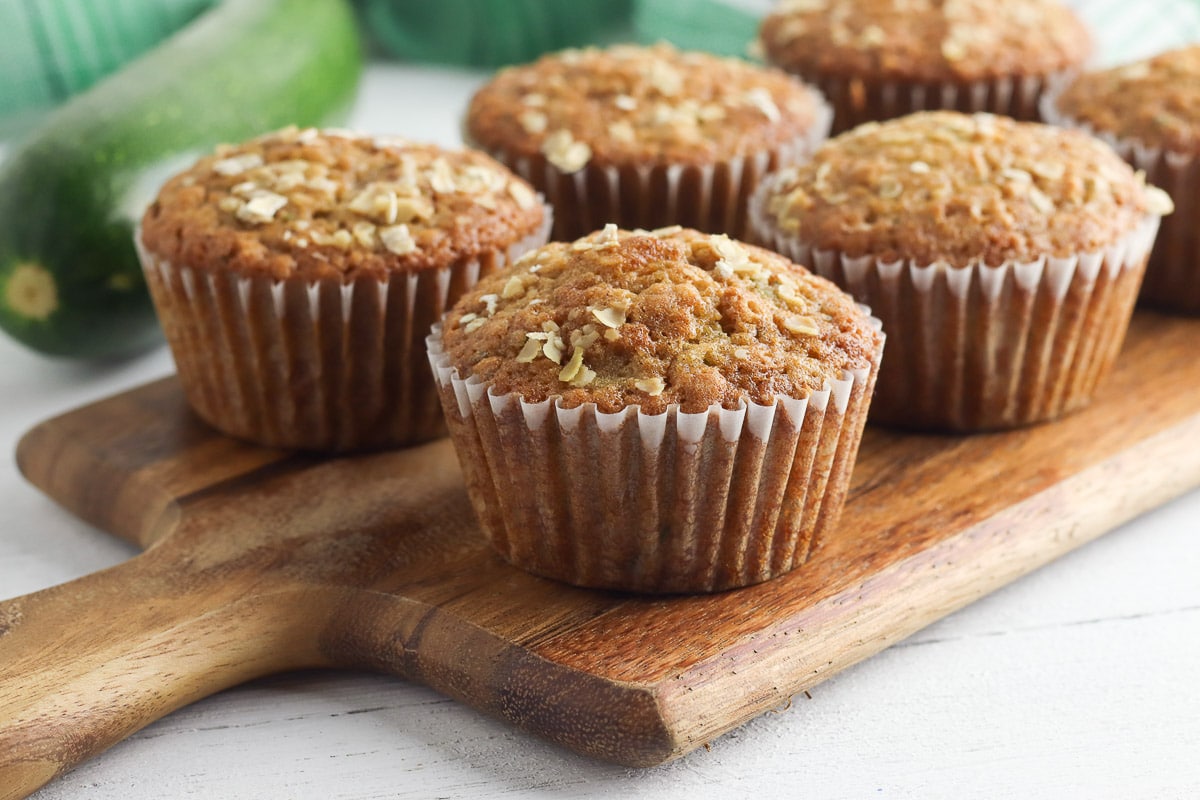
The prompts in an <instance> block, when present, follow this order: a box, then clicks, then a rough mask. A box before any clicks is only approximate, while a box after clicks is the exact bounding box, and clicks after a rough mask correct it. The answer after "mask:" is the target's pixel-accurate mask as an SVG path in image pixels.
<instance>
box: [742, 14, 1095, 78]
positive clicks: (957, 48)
mask: <svg viewBox="0 0 1200 800" xmlns="http://www.w3.org/2000/svg"><path fill="white" fill-rule="evenodd" d="M759 37H760V39H761V40H762V44H763V48H764V51H765V54H766V57H767V60H768V61H769V62H771V63H773V64H777V65H779V66H781V67H783V68H785V69H788V70H791V71H793V72H799V73H801V74H808V73H810V72H819V73H824V74H833V75H840V76H844V77H870V78H875V79H881V78H882V79H893V80H902V81H939V82H953V83H964V82H968V81H978V80H990V79H993V78H996V77H1003V76H1008V75H1012V76H1021V75H1049V74H1052V73H1055V72H1058V71H1060V70H1064V69H1068V68H1071V67H1075V66H1078V65H1080V64H1082V63H1083V62H1084V60H1086V59H1087V57H1088V54H1089V53H1090V52H1091V46H1092V45H1091V37H1090V36H1089V35H1088V32H1087V29H1086V28H1085V27H1084V25H1083V23H1082V22H1081V21H1080V20H1079V18H1078V17H1076V16H1075V14H1074V13H1073V12H1072V11H1071V10H1070V9H1069V8H1067V7H1066V6H1064V5H1062V4H1061V3H1058V2H1055V0H784V2H782V3H780V4H779V6H778V8H776V9H775V11H773V12H772V13H771V14H769V15H768V16H767V17H766V18H765V19H764V20H763V22H762V26H761V28H760V30H759Z"/></svg>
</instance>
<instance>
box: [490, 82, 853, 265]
mask: <svg viewBox="0 0 1200 800" xmlns="http://www.w3.org/2000/svg"><path fill="white" fill-rule="evenodd" d="M832 116H833V114H832V112H831V111H830V109H829V107H828V105H826V104H825V103H824V102H823V101H819V102H818V105H817V116H816V120H815V121H814V123H813V125H812V127H811V128H810V129H809V131H808V132H807V133H806V134H805V135H803V136H800V137H797V138H795V139H793V140H792V141H790V142H787V143H785V144H782V145H780V146H778V147H776V148H774V149H769V150H762V151H760V152H757V153H754V154H752V155H748V156H735V157H731V158H727V159H723V160H721V161H719V162H717V163H714V164H700V165H697V164H645V165H638V166H633V165H625V166H617V165H611V164H597V163H596V162H594V161H590V162H588V163H587V164H586V165H585V166H584V167H583V168H582V169H580V170H578V171H576V172H570V173H567V172H563V171H562V170H560V169H558V167H556V166H554V164H552V163H550V161H549V160H548V159H547V158H546V157H545V156H544V155H541V154H540V153H539V154H538V155H536V156H522V155H516V154H513V153H509V152H507V151H505V150H499V149H489V150H488V153H489V155H491V156H492V157H493V158H495V159H496V160H497V161H499V162H501V163H502V164H504V165H505V166H507V167H508V168H509V169H511V170H512V171H513V172H515V173H517V174H518V175H520V176H521V177H522V178H524V179H525V180H527V181H529V182H530V183H531V184H533V186H534V187H535V188H537V189H538V191H540V192H542V193H543V194H544V195H545V196H546V200H547V201H548V202H549V203H550V204H551V205H552V206H554V231H553V238H554V239H555V240H556V241H573V240H575V239H577V238H579V237H581V236H586V235H587V234H589V233H592V232H593V231H597V230H599V229H601V228H603V227H604V226H605V225H606V224H608V223H610V222H613V223H616V224H617V225H619V226H620V227H622V228H646V229H653V228H664V227H668V226H671V225H682V226H683V227H685V228H696V229H697V230H701V231H707V232H709V233H726V234H728V235H729V236H730V238H733V239H740V238H743V237H744V235H745V233H746V230H747V228H746V204H747V202H748V201H749V199H750V196H751V194H752V193H753V192H754V189H755V188H756V187H757V186H758V183H759V181H761V180H762V179H763V177H764V176H765V175H767V174H768V173H771V172H774V171H775V170H777V169H781V168H783V167H786V166H789V165H791V164H794V163H796V162H798V161H800V160H801V159H803V158H805V157H806V156H808V155H809V154H811V153H812V152H813V151H814V150H815V149H816V148H817V146H818V145H819V144H820V143H821V142H822V141H824V140H825V138H826V137H827V136H828V134H829V124H830V120H831V119H832ZM468 141H470V140H469V138H468ZM473 146H474V147H477V148H479V149H487V148H483V147H482V145H479V144H477V143H476V144H474V145H473Z"/></svg>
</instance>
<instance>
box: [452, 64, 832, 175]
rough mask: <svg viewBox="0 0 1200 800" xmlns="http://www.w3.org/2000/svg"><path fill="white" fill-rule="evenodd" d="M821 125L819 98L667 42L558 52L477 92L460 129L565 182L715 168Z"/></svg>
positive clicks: (767, 73) (824, 120) (775, 76)
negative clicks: (647, 169) (586, 171)
mask: <svg viewBox="0 0 1200 800" xmlns="http://www.w3.org/2000/svg"><path fill="white" fill-rule="evenodd" d="M827 126H828V112H827V110H826V108H825V104H824V101H823V100H822V99H821V97H820V95H819V94H818V93H817V92H816V91H815V90H813V89H810V88H808V87H806V86H804V85H802V84H800V83H798V82H797V81H796V80H795V79H793V78H790V77H789V76H787V75H785V74H784V73H782V72H779V71H777V70H772V69H765V68H763V67H757V66H754V65H751V64H748V63H746V62H744V61H740V60H738V59H733V58H718V57H717V56H713V55H709V54H706V53H693V52H680V51H678V50H676V49H675V48H673V47H671V46H670V45H667V44H660V45H655V46H653V47H640V46H635V45H616V46H613V47H609V48H607V49H598V48H587V49H582V50H564V51H562V52H559V53H554V54H551V55H547V56H543V57H542V58H540V59H539V60H537V61H535V62H533V63H532V64H527V65H523V66H518V67H510V68H508V69H505V70H502V71H501V72H499V73H498V74H497V75H496V76H495V77H494V78H493V79H492V80H491V81H490V82H489V83H488V84H486V85H485V86H484V87H483V88H481V89H480V90H479V91H478V92H477V93H476V94H475V96H474V97H473V98H472V99H471V105H470V108H469V109H468V111H467V119H466V128H467V136H468V138H469V139H471V140H473V141H474V142H477V143H478V144H479V146H481V147H483V148H484V149H487V150H490V151H493V152H495V151H504V152H506V153H510V154H514V155H518V156H533V155H535V154H537V153H539V152H540V153H542V154H544V155H545V156H546V158H547V159H548V160H549V161H550V162H551V163H552V164H554V165H555V166H556V167H557V168H558V169H560V170H561V171H563V172H568V173H569V172H575V171H577V170H579V169H582V168H583V166H584V165H585V164H587V163H589V162H595V163H596V164H600V165H612V164H617V165H624V164H634V165H640V164H657V163H664V162H665V163H688V164H706V163H714V162H716V161H719V160H724V159H727V158H730V157H733V156H743V155H747V154H749V153H755V152H759V151H762V150H765V149H769V148H771V147H774V146H777V145H780V144H784V143H789V142H792V141H794V140H796V139H797V138H800V137H802V136H805V135H811V134H812V132H813V131H814V128H819V127H824V128H827ZM826 132H827V130H821V131H820V134H821V135H822V136H823V135H824V134H825V133H826Z"/></svg>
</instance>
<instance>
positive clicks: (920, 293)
mask: <svg viewBox="0 0 1200 800" xmlns="http://www.w3.org/2000/svg"><path fill="white" fill-rule="evenodd" d="M1169 210H1170V199H1169V198H1168V197H1167V196H1166V195H1165V194H1164V193H1163V192H1162V191H1160V190H1158V189H1156V188H1153V187H1150V186H1147V185H1146V184H1145V183H1144V180H1143V176H1142V175H1141V174H1140V173H1137V174H1135V173H1134V171H1133V170H1132V169H1130V167H1129V165H1128V164H1126V163H1125V162H1124V161H1122V160H1121V159H1120V157H1119V156H1117V154H1116V153H1115V152H1113V150H1112V149H1111V148H1110V147H1108V146H1107V145H1105V144H1104V143H1103V142H1101V141H1099V140H1098V139H1095V138H1093V137H1091V136H1088V135H1087V134H1084V133H1082V132H1079V131H1069V130H1063V129H1060V128H1054V127H1051V126H1049V125H1042V124H1039V123H1031V122H1016V121H1013V120H1010V119H1007V118H1005V117H998V116H992V115H989V114H976V115H966V114H960V113H958V112H953V111H932V112H923V113H919V114H913V115H910V116H907V117H902V118H900V119H896V120H891V121H889V122H884V123H867V124H864V125H862V126H860V127H858V128H856V129H854V130H853V131H850V132H848V133H845V134H842V135H841V136H837V137H835V138H833V139H831V140H830V141H829V142H827V143H826V144H825V146H823V147H822V148H821V149H820V150H818V151H817V153H816V155H815V156H814V157H813V159H812V161H810V162H809V163H807V164H805V165H803V166H801V167H798V168H793V169H789V170H786V171H783V172H781V173H779V174H777V175H774V176H771V177H770V178H768V179H767V180H766V181H764V183H763V186H762V190H761V191H760V193H759V194H758V195H756V197H755V201H754V204H753V207H752V211H751V213H752V215H753V218H754V226H755V230H756V236H757V238H758V239H759V240H760V241H762V242H765V243H767V244H768V245H769V246H771V247H773V248H775V249H777V250H779V251H780V252H782V253H784V254H785V255H787V256H789V257H790V258H792V259H793V260H796V261H799V262H801V263H812V264H813V265H814V266H815V268H816V270H817V272H818V273H819V274H821V275H824V276H826V277H828V278H830V279H831V280H833V281H835V282H836V283H838V284H839V285H840V286H842V287H843V288H845V289H846V290H847V291H849V292H851V293H852V294H853V295H854V296H855V297H857V298H858V299H859V300H861V301H862V302H865V303H868V304H869V305H870V306H871V307H872V308H873V309H874V310H875V313H876V314H878V315H879V317H880V318H881V319H882V320H883V324H884V329H885V330H886V331H887V332H888V336H889V337H890V339H891V342H892V344H891V348H890V354H889V357H888V364H887V366H886V367H885V368H884V370H883V373H882V374H881V376H880V379H879V390H878V396H877V397H876V400H875V403H874V407H873V414H874V417H873V419H874V420H876V421H880V422H887V423H890V424H895V425H901V426H905V427H914V428H931V429H942V430H954V431H975V430H984V429H998V428H1008V427H1012V426H1017V425H1024V424H1028V423H1032V422H1037V421H1041V420H1047V419H1052V418H1054V417H1057V416H1059V415H1060V414H1062V413H1064V412H1067V411H1070V410H1073V409H1076V408H1080V407H1082V406H1084V405H1086V404H1087V403H1088V401H1089V400H1090V399H1091V397H1092V394H1093V392H1094V390H1095V387H1096V384H1097V383H1098V382H1099V381H1100V379H1101V378H1102V377H1103V375H1104V374H1105V373H1106V372H1107V371H1108V368H1109V367H1110V366H1111V364H1112V362H1113V360H1114V359H1115V358H1116V356H1117V353H1118V351H1119V350H1120V347H1121V342H1122V340H1123V339H1124V335H1125V330H1126V328H1127V326H1128V324H1129V319H1130V316H1131V315H1132V311H1133V303H1134V299H1135V298H1136V295H1137V290H1138V287H1139V285H1140V284H1141V279H1142V274H1143V272H1144V269H1145V264H1146V257H1147V256H1148V254H1149V252H1150V247H1151V244H1152V243H1153V241H1154V235H1155V232H1156V230H1157V228H1158V222H1159V217H1160V216H1161V215H1163V214H1165V213H1168V212H1169Z"/></svg>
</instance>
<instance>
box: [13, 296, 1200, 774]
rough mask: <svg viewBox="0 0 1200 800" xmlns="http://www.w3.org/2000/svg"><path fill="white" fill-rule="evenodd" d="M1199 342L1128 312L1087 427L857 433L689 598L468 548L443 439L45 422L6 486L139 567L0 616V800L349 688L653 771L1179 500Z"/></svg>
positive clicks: (122, 398)
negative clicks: (809, 539)
mask: <svg viewBox="0 0 1200 800" xmlns="http://www.w3.org/2000/svg"><path fill="white" fill-rule="evenodd" d="M1198 350H1200V320H1180V319H1170V318H1167V317H1161V316H1157V315H1153V314H1148V313H1145V312H1142V313H1139V315H1138V316H1137V318H1136V319H1135V321H1134V325H1133V328H1132V329H1131V331H1130V336H1129V341H1128V344H1127V346H1126V349H1125V352H1124V353H1123V355H1122V358H1121V360H1120V362H1119V364H1118V366H1117V369H1116V371H1115V373H1114V374H1113V375H1112V376H1111V377H1110V379H1109V380H1108V381H1107V382H1106V383H1105V384H1104V386H1103V388H1102V393H1101V396H1100V397H1099V398H1098V399H1097V400H1096V402H1095V403H1094V405H1093V406H1092V407H1091V408H1089V409H1087V410H1086V411H1084V412H1082V413H1079V414H1076V415H1074V416H1072V417H1069V418H1067V419H1064V420H1061V421H1059V422H1057V423H1054V424H1051V425H1043V426H1039V427H1035V428H1031V429H1027V430H1022V431H1016V432H1010V433H1003V434H989V435H977V436H970V437H948V436H916V435H910V434H899V433H891V432H887V431H883V430H875V429H869V430H868V432H867V436H866V439H865V440H864V443H863V447H862V451H861V454H860V456H859V461H858V464H857V467H856V470H855V473H854V488H853V490H852V492H851V495H850V498H849V501H848V505H847V508H846V513H845V515H844V519H843V523H842V527H841V533H840V535H839V536H838V537H836V538H835V539H832V540H828V541H826V543H825V544H824V545H823V546H822V547H820V548H819V549H818V551H817V552H816V553H815V555H814V557H813V558H812V559H811V560H810V561H809V563H807V564H806V565H805V566H803V567H802V568H801V569H799V570H798V571H796V572H793V573H792V574H790V575H788V576H786V577H784V578H781V579H778V580H775V581H772V582H770V583H767V584H763V585H760V586H755V587H751V588H747V589H741V590H737V591H731V592H726V593H723V594H717V595H710V596H680V597H667V598H664V597H643V596H633V595H623V594H618V593H610V592H599V591H589V590H582V589H575V588H572V587H569V586H565V585H561V584H558V583H554V582H551V581H547V580H543V579H540V578H536V577H533V576H530V575H527V574H524V573H522V572H519V571H517V570H515V569H513V568H511V567H509V566H507V565H506V564H504V563H503V562H501V561H500V560H499V559H498V558H497V557H495V556H494V555H492V553H491V552H490V551H489V550H488V548H487V546H486V545H485V543H484V542H483V539H482V538H481V535H480V533H479V532H478V530H477V528H476V526H475V523H474V521H473V518H472V515H471V511H470V508H469V506H468V503H467V498H466V494H465V492H464V490H463V488H462V485H461V481H460V477H459V472H458V468H457V465H456V462H455V458H454V454H453V451H452V450H451V448H450V445H449V444H448V443H447V442H445V441H443V442H438V443H434V444H431V445H427V446H424V447H420V448H417V449H413V450H408V451H400V452H392V453H384V454H377V455H369V456H359V457H354V458H343V459H334V460H321V459H317V458H314V457H309V456H301V455H295V454H292V453H287V452H282V451H274V450H265V449H261V448H256V447H252V446H249V445H245V444H240V443H238V442H235V441H232V440H230V439H227V438H224V437H222V436H220V435H218V434H216V433H214V432H212V431H211V430H209V429H207V428H206V427H204V426H203V425H202V424H200V423H199V422H197V421H196V420H195V419H194V418H193V417H192V416H191V414H190V413H189V412H188V410H187V408H186V405H185V403H184V401H183V398H182V396H181V394H180V390H179V387H178V385H177V383H176V382H175V380H174V379H167V380H163V381H159V382H157V383H153V384H150V385H148V386H144V387H142V388H139V389H135V390H133V391H131V392H128V393H125V394H122V395H119V396H117V397H114V398H111V399H109V400H105V401H102V402H99V403H96V404H94V405H91V406H88V407H86V408H82V409H79V410H77V411H74V412H71V413H69V414H66V415H64V416H61V417H58V418H56V419H53V420H50V421H49V422H46V423H43V424H42V425H40V426H38V427H37V428H35V429H34V430H33V431H31V432H30V433H29V434H27V435H26V437H25V438H24V440H23V441H22V442H21V444H20V447H19V450H18V454H17V455H18V461H19V464H20V466H21V469H22V470H23V471H24V473H25V475H26V476H27V477H28V478H29V479H30V480H31V481H32V482H33V483H34V484H36V485H37V486H38V487H40V488H41V489H43V490H44V491H45V492H46V493H47V494H49V495H50V496H51V497H53V498H54V499H55V500H57V501H58V502H60V503H61V504H62V505H64V506H65V507H66V508H68V509H70V510H71V511H73V512H74V513H76V514H78V515H79V516H80V517H81V518H83V519H85V520H87V521H88V522H91V523H92V524H94V525H96V526H97V527H99V528H101V529H104V530H106V531H109V532H111V533H114V534H116V535H118V536H121V537H123V538H125V539H128V540H130V541H132V542H134V543H136V544H139V545H141V546H143V547H145V548H146V550H145V552H144V553H142V554H141V555H139V556H137V557H135V558H133V559H131V560H130V561H128V562H126V563H124V564H120V565H118V566H116V567H114V568H112V569H109V570H105V571H103V572H100V573H97V574H94V575H90V576H87V577H84V578H82V579H80V580H77V581H73V582H71V583H68V584H65V585H63V586H59V587H55V588H52V589H47V590H45V591H41V592H37V593H35V594H32V595H28V596H25V597H22V598H17V599H15V600H10V601H7V602H5V603H0V798H14V797H22V796H24V795H26V794H27V793H29V792H32V791H33V790H34V789H36V788H37V787H39V786H41V785H42V784H44V783H45V782H46V781H48V780H50V779H51V778H52V777H53V776H54V775H56V774H58V773H59V772H61V771H62V770H64V769H66V768H69V767H70V766H71V765H73V764H76V763H78V762H79V761H81V760H83V759H85V758H87V757H90V756H92V755H95V754H97V753H99V752H101V751H102V750H104V749H105V748H107V747H109V746H110V745H112V744H113V743H115V742H117V741H119V740H120V739H122V738H123V737H125V736H128V735H129V734H130V733H132V732H134V731H136V730H138V729H139V728H141V727H143V726H144V725H146V724H148V723H150V722H152V721H153V720H155V719H158V718H159V717H161V716H163V715H164V714H167V713H169V712H170V711H172V710H173V709H176V708H179V707H180V706H182V705H185V704H187V703H190V702H192V701H194V700H198V699H200V698H202V697H204V696H206V695H209V694H211V693H213V692H216V691H219V690H221V689H223V688H226V687H229V686H232V685H234V684H237V683H240V682H242V681H246V680H249V679H252V678H255V677H257V676H261V675H266V674H269V673H274V672H279V671H283V670H291V669H302V668H310V667H346V668H368V669H375V670H382V671H386V672H391V673H394V674H396V675H398V676H400V677H402V678H404V679H407V680H412V681H420V682H422V683H425V684H427V685H429V686H431V687H433V688H434V689H437V690H438V691H440V692H444V693H445V694H447V695H450V696H451V697H454V698H457V699H459V700H461V701H462V702H464V703H467V704H469V705H471V706H473V707H475V708H477V709H480V710H481V711H485V712H487V713H489V714H494V715H497V716H499V717H502V718H504V719H506V720H509V721H510V722H512V723H513V724H515V725H517V726H519V727H521V728H523V729H525V730H528V731H532V732H534V733H537V734H539V735H542V736H545V737H547V738H549V739H552V740H554V741H556V742H559V743H560V744H562V745H564V746H566V747H569V748H571V749H573V750H577V751H579V752H582V753H587V754H589V755H592V756H596V757H598V758H602V759H607V760H611V761H615V762H618V763H621V764H627V765H636V766H648V765H652V764H657V763H660V762H663V761H666V760H669V759H672V758H675V757H677V756H679V755H682V754H683V753H686V752H688V751H689V750H691V749H693V748H695V747H697V746H700V745H702V744H704V743H705V742H708V741H709V740H711V739H713V738H714V737H716V736H719V735H720V734H722V733H723V732H725V731H728V730H729V729H731V728H733V727H735V726H737V725H740V724H741V723H743V722H745V721H747V720H749V719H750V718H752V717H754V716H755V715H757V714H760V713H762V712H764V711H766V710H767V709H770V708H774V707H777V706H779V705H780V704H781V703H783V702H785V701H786V700H787V699H788V698H789V697H790V696H791V695H793V694H795V693H798V692H800V691H802V690H804V689H806V688H807V687H810V686H812V685H814V684H816V683H818V682H819V681H821V680H822V679H824V678H825V677H827V676H829V675H831V674H833V673H835V672H837V671H838V670H840V669H842V668H844V667H846V666H848V665H850V664H853V663H855V662H856V661H859V660H860V659H863V658H865V657H867V656H869V655H871V654H873V653H876V652H878V651H879V650H882V649H883V648H885V647H887V646H888V645H890V644H892V643H894V642H897V641H899V640H900V639H903V638H904V637H906V636H908V635H909V634H911V633H913V632H914V631H916V630H918V629H920V628H921V627H923V626H925V625H927V624H928V623H930V622H931V621H933V620H935V619H938V618H939V617H942V616H944V615H945V614H948V613H949V612H951V611H953V610H955V609H957V608H959V607H961V606H963V605H965V604H967V603H969V602H971V601H972V600H974V599H975V598H978V597H980V596H981V595H984V594H986V593H988V592H990V591H992V590H993V589H996V588H998V587H1000V586H1002V585H1004V584H1005V583H1008V582H1009V581H1011V580H1013V579H1015V578H1017V577H1019V576H1021V575H1023V574H1025V573H1027V572H1029V571H1031V570H1033V569H1035V568H1037V567H1038V566H1040V565H1042V564H1044V563H1046V562H1048V561H1050V560H1051V559H1054V558H1055V557H1057V556H1060V555H1062V554H1063V553H1065V552H1067V551H1069V550H1071V549H1073V548H1075V547H1078V546H1079V545H1081V544H1083V543H1084V542H1086V541H1088V540H1090V539H1092V538H1094V537H1096V536H1098V535H1100V534H1101V533H1103V532H1105V531H1107V530H1110V529H1112V528H1113V527H1115V526H1117V525H1119V524H1120V523H1122V522H1124V521H1125V520H1128V519H1130V518H1131V517H1133V516H1135V515H1136V514H1138V513H1140V512H1142V511H1144V510H1146V509H1149V508H1151V507H1153V506H1155V505H1158V504H1160V503H1163V502H1164V501H1166V500H1168V499H1169V498H1171V497H1174V496H1176V495H1178V494H1181V493H1183V492H1184V491H1186V490H1188V489H1189V488H1191V487H1194V486H1196V485H1200V358H1197V355H1196V354H1197V352H1198Z"/></svg>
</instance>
